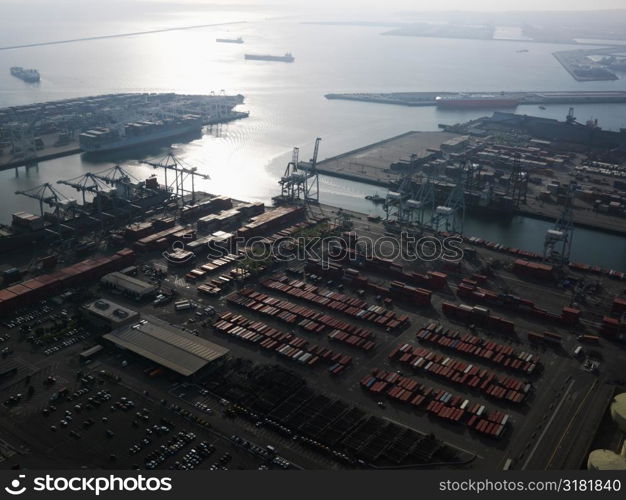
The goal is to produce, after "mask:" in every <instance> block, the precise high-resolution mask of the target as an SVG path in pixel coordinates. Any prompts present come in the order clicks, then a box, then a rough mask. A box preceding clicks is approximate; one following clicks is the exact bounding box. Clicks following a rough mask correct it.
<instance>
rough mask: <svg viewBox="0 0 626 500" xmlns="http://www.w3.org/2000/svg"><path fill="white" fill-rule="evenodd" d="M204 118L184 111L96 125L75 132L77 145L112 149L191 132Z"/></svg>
mask: <svg viewBox="0 0 626 500" xmlns="http://www.w3.org/2000/svg"><path fill="white" fill-rule="evenodd" d="M203 124H204V120H203V119H202V117H201V116H200V115H194V114H186V115H182V116H180V117H175V118H165V119H162V120H154V121H148V120H146V121H138V122H133V123H126V124H124V125H122V126H121V127H120V128H117V129H116V128H109V127H99V128H94V129H90V130H87V131H86V132H83V133H82V134H80V135H79V136H78V143H79V145H80V148H81V149H82V150H83V151H85V152H87V153H94V152H104V151H113V150H118V149H125V148H130V147H135V146H141V145H144V144H150V143H155V142H162V141H165V140H167V139H173V138H175V137H180V136H182V135H186V134H189V133H192V132H200V131H201V130H202V126H203Z"/></svg>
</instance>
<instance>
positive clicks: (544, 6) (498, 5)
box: [131, 0, 626, 13]
mask: <svg viewBox="0 0 626 500" xmlns="http://www.w3.org/2000/svg"><path fill="white" fill-rule="evenodd" d="M131 1H132V0H131ZM140 1H154V2H163V3H203V4H220V5H229V4H238V5H242V4H247V5H263V4H275V5H279V4H280V5H299V6H312V5H328V6H335V7H342V8H347V7H350V8H354V9H355V13H356V12H358V8H359V7H364V6H367V7H368V8H374V7H377V8H381V7H382V6H384V8H387V9H405V10H409V9H410V10H429V11H431V10H435V11H436V10H478V11H503V10H595V9H622V8H626V2H625V1H624V0H593V1H592V0H435V1H433V0H385V1H382V0H314V1H312V0H270V1H264V0H261V1H259V0H176V1H175V2H171V0H140Z"/></svg>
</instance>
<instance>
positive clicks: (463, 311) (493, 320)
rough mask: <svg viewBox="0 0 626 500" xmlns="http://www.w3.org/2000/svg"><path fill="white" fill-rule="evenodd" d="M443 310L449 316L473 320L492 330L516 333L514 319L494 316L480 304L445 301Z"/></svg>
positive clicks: (468, 320) (465, 321)
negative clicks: (472, 304) (457, 303)
mask: <svg viewBox="0 0 626 500" xmlns="http://www.w3.org/2000/svg"><path fill="white" fill-rule="evenodd" d="M441 311H442V312H443V313H444V314H445V315H446V316H447V317H449V318H451V319H455V320H457V321H461V322H464V323H468V322H472V323H475V324H477V325H480V326H482V327H484V328H488V329H490V330H494V331H498V332H501V333H506V334H509V335H513V334H514V333H515V324H514V323H513V322H512V321H509V320H506V319H504V318H501V317H500V316H494V315H492V314H491V313H490V311H489V309H486V308H485V307H480V306H469V305H467V304H459V305H456V304H452V303H451V302H443V303H442V304H441Z"/></svg>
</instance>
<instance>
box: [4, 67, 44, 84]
mask: <svg viewBox="0 0 626 500" xmlns="http://www.w3.org/2000/svg"><path fill="white" fill-rule="evenodd" d="M11 74H12V75H13V76H14V77H16V78H19V79H20V80H23V81H25V82H27V83H37V82H38V81H40V80H41V77H40V75H39V71H37V70H36V69H24V68H22V67H21V66H13V67H12V68H11Z"/></svg>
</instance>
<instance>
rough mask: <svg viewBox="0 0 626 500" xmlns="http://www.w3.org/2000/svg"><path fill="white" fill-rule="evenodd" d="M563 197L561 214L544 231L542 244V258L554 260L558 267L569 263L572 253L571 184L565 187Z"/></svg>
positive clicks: (572, 196)
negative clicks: (550, 226)
mask: <svg viewBox="0 0 626 500" xmlns="http://www.w3.org/2000/svg"><path fill="white" fill-rule="evenodd" d="M564 198H565V199H564V203H563V209H562V210H561V214H560V215H559V218H558V219H557V220H556V222H555V223H554V226H553V227H552V229H548V230H547V231H546V236H545V239H544V244H543V258H544V260H546V261H551V262H554V263H555V264H556V265H557V266H558V267H563V266H566V265H567V264H569V261H570V256H571V253H572V240H573V237H574V214H573V208H574V207H573V199H574V190H573V187H572V185H569V186H567V187H566V188H565V194H564Z"/></svg>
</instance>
